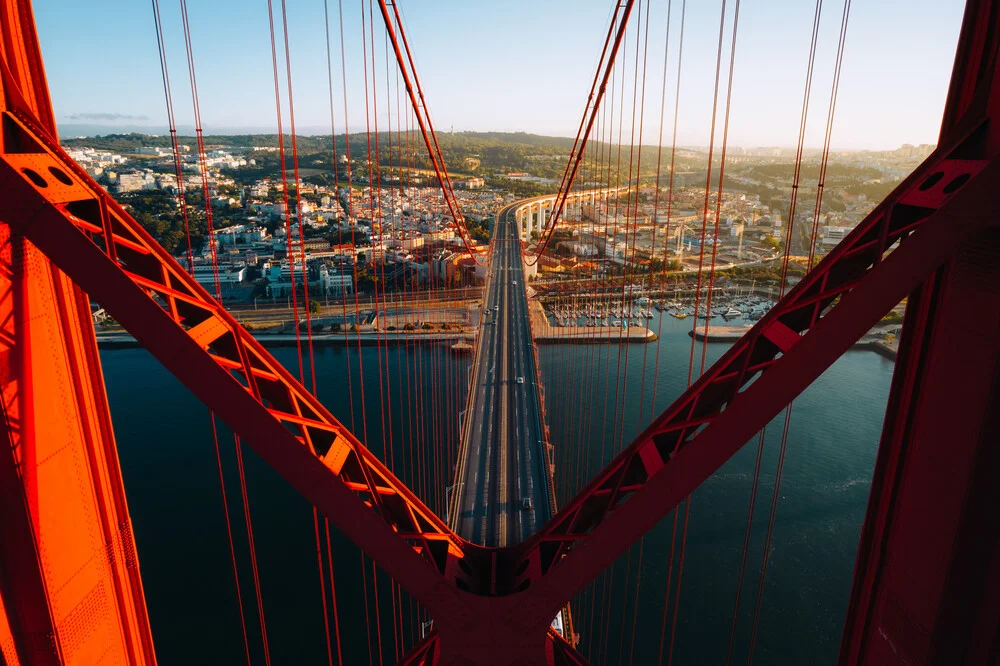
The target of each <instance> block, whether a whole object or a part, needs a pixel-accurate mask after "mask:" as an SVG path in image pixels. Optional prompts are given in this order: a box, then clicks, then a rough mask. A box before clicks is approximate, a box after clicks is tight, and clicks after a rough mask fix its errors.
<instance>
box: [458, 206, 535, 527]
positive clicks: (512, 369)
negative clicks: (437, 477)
mask: <svg viewBox="0 0 1000 666" xmlns="http://www.w3.org/2000/svg"><path fill="white" fill-rule="evenodd" d="M513 210H514V207H513V206H508V207H507V208H504V209H503V210H501V211H500V213H499V215H498V216H497V219H498V222H497V224H496V228H495V229H494V232H493V252H492V255H491V259H490V267H489V274H488V277H487V283H486V291H485V297H484V300H483V312H482V321H481V325H480V335H479V340H478V342H477V345H478V349H477V354H476V362H475V364H474V366H473V369H472V373H473V377H472V380H471V381H472V385H471V390H472V397H471V399H470V401H469V403H468V409H467V412H466V413H465V414H464V419H463V429H462V443H461V444H462V445H461V451H460V454H459V460H458V468H457V473H456V477H455V485H454V486H452V487H451V492H452V494H453V495H452V501H451V502H450V509H451V511H450V515H449V520H450V523H451V526H452V529H454V530H455V531H456V532H457V533H458V534H459V536H461V537H463V538H464V539H467V540H469V541H471V542H474V543H479V544H483V545H486V546H507V545H512V544H515V543H518V542H520V541H523V540H525V539H527V538H528V537H529V536H531V535H532V534H533V533H534V532H535V531H536V530H537V529H538V528H539V527H540V526H541V525H542V524H543V523H544V522H545V521H547V520H548V519H549V518H550V517H551V505H550V504H549V499H548V498H549V489H548V486H549V482H550V480H549V475H548V472H547V470H546V469H545V451H544V447H545V442H544V434H543V433H544V428H543V426H542V420H541V410H540V402H539V394H538V386H537V384H536V380H535V357H534V354H533V352H532V342H531V328H530V325H529V321H528V299H527V295H526V293H525V283H524V268H523V265H522V263H521V244H520V242H519V240H518V229H517V223H516V222H515V220H514V214H513Z"/></svg>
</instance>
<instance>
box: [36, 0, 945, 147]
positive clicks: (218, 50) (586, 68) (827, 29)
mask: <svg viewBox="0 0 1000 666" xmlns="http://www.w3.org/2000/svg"><path fill="white" fill-rule="evenodd" d="M365 4H366V5H367V3H365ZM637 4H641V6H642V11H643V12H645V7H646V4H645V3H644V2H642V3H637ZM813 4H814V3H811V2H807V1H806V0H770V1H769V2H761V3H753V2H750V1H745V2H743V3H742V6H741V10H740V11H741V15H740V25H739V33H738V37H737V56H736V69H735V72H734V88H733V101H732V119H731V122H730V133H729V141H730V144H731V145H733V146H747V147H753V146H792V145H794V144H795V142H796V139H797V134H798V122H799V120H798V119H799V115H800V111H801V105H802V93H803V85H804V78H805V72H806V56H807V54H808V49H809V35H810V30H811V26H812V15H813V9H814V7H813ZM160 5H161V11H162V13H163V18H164V34H165V37H166V49H167V55H168V66H169V70H170V76H171V86H172V92H173V99H174V110H175V114H176V117H177V123H178V125H179V126H189V127H190V126H193V124H192V115H191V99H190V90H189V86H188V79H187V64H186V61H185V59H184V42H183V34H182V32H181V27H180V22H179V9H178V5H177V2H175V1H172V0H160ZM612 6H613V0H579V1H576V2H569V1H562V0H560V1H551V2H529V1H528V0H507V1H506V2H503V3H462V2H458V1H457V0H435V1H434V2H424V3H420V2H413V3H400V9H401V11H402V12H403V15H404V19H405V21H406V28H407V36H408V38H409V40H410V43H411V47H412V48H413V51H414V54H415V56H416V59H417V67H418V71H419V73H420V76H421V82H422V84H423V88H424V92H425V94H426V96H427V101H428V105H429V107H430V110H431V114H432V118H433V120H434V123H435V127H436V129H437V130H438V131H439V132H447V131H450V130H451V129H452V128H454V130H455V131H503V132H518V131H523V132H529V133H534V134H543V135H550V136H573V135H574V134H575V132H576V127H577V124H578V123H579V120H580V116H581V114H582V112H583V109H584V105H585V103H586V95H587V92H588V90H589V87H590V82H591V80H592V78H593V75H594V70H595V68H596V63H597V57H598V55H599V49H600V47H601V44H602V41H603V37H604V34H605V33H606V30H607V23H608V20H609V17H610V13H611V9H612ZM672 6H673V13H672V15H671V20H672V23H671V35H670V52H669V54H668V56H669V57H668V65H667V76H668V82H667V95H666V97H667V100H666V107H667V109H666V125H667V126H666V127H665V128H664V130H663V142H664V144H669V142H670V131H671V122H672V109H673V91H674V85H675V82H676V81H675V76H676V71H677V70H676V63H677V41H678V40H677V30H678V28H679V24H680V7H681V0H673V3H672ZM728 6H729V8H730V9H729V17H730V19H731V16H732V9H731V8H732V6H733V2H731V1H730V2H729V3H728ZM842 6H843V5H842V2H841V1H839V0H826V2H825V3H824V6H823V20H822V22H821V32H820V40H819V47H818V50H817V56H816V65H815V74H814V79H813V93H812V97H811V101H810V115H809V124H808V131H807V140H806V143H807V145H809V146H819V145H821V143H822V139H823V130H824V126H825V122H826V112H827V106H828V101H829V93H830V82H831V78H832V73H833V61H834V54H835V50H836V40H837V33H838V31H839V25H840V16H841V11H842ZM360 7H361V2H345V3H344V7H343V11H344V30H345V41H344V50H345V52H346V68H347V76H348V80H347V88H348V104H347V113H348V117H349V121H350V122H349V124H348V127H349V129H350V131H352V132H354V131H363V130H364V128H365V108H364V101H365V99H364V80H363V76H362V56H361V48H362V46H361V9H360ZM649 7H650V12H649V13H650V16H651V17H652V22H651V24H650V28H649V50H648V57H647V74H646V81H647V83H646V106H645V113H644V114H642V116H641V119H642V121H643V128H642V131H643V136H642V143H643V144H647V145H655V144H656V143H657V133H658V130H659V118H660V91H661V83H662V77H663V69H662V67H663V55H664V32H665V23H666V18H667V7H668V4H667V0H652V1H651V3H650V5H649ZM720 7H721V0H716V1H712V2H695V1H694V0H692V2H689V3H688V5H687V18H686V25H685V36H684V53H683V67H682V70H681V103H680V113H679V116H678V143H679V144H684V145H693V146H700V145H707V144H708V141H709V131H710V129H709V128H710V122H711V102H712V93H713V83H714V75H715V55H716V49H717V39H718V31H719V11H720ZM338 8H339V5H338V2H336V1H335V0H330V3H329V10H330V36H331V42H332V43H331V48H332V50H333V86H334V123H335V126H336V131H337V133H342V132H343V131H344V100H343V88H342V81H341V77H340V67H341V61H340V48H341V44H340V27H339V24H338ZM963 8H964V3H963V2H961V1H960V0H938V1H935V0H869V1H868V2H863V3H860V2H855V3H853V4H852V7H851V12H852V13H851V19H850V24H849V27H848V34H847V46H846V51H845V58H844V66H843V73H842V76H841V84H840V93H839V96H838V102H837V115H836V120H835V125H834V134H833V146H834V148H835V149H874V150H884V149H893V148H897V147H899V146H900V145H902V144H904V143H911V144H920V143H935V142H936V141H937V134H938V130H939V128H940V122H941V112H942V109H943V106H944V100H945V96H946V93H947V86H948V79H949V76H950V72H951V66H952V63H953V60H954V50H955V43H956V41H957V36H958V30H959V27H960V23H961V17H962V11H963ZM275 9H276V12H277V15H276V17H275V18H276V21H278V23H279V24H278V26H277V29H278V31H279V32H278V35H277V37H278V39H279V46H278V48H279V70H280V73H281V75H280V82H281V83H280V85H281V95H282V101H283V112H282V115H283V121H284V129H285V131H286V132H287V131H288V130H289V125H288V109H287V99H285V98H286V95H287V88H286V87H285V80H284V75H283V74H284V61H283V59H282V58H281V54H282V50H283V45H282V44H281V42H280V40H281V34H280V2H275ZM188 10H189V14H190V20H191V31H192V36H193V48H194V52H195V65H196V68H197V75H198V90H199V96H200V101H201V112H202V119H203V121H204V125H205V131H206V133H211V132H213V131H214V132H220V131H226V132H231V133H235V132H239V131H253V132H268V133H274V132H275V131H276V129H277V125H276V120H275V102H274V80H273V70H272V64H271V47H270V37H269V33H268V17H267V4H266V3H265V2H263V1H261V2H254V3H250V4H248V3H245V2H237V1H236V0H214V1H213V2H211V3H199V2H195V1H192V2H189V6H188ZM35 12H36V20H37V23H38V31H39V37H40V40H41V44H42V51H43V54H44V56H45V65H46V71H47V75H48V82H49V88H50V90H51V94H52V100H53V106H54V108H55V113H56V119H57V122H58V123H59V125H60V131H61V133H62V134H64V135H66V134H71V133H74V129H73V128H74V127H87V128H93V129H92V131H86V132H80V130H75V132H76V133H87V134H92V133H111V132H115V131H120V130H130V131H147V132H157V131H159V132H162V131H163V130H165V129H166V125H167V122H166V109H165V104H164V95H163V84H162V79H161V74H160V65H159V56H158V52H157V45H156V34H155V31H154V24H153V17H152V10H151V8H150V4H149V3H145V2H134V1H130V0H102V1H101V2H99V3H98V2H95V1H94V0H48V1H47V2H45V3H41V2H39V3H36V4H35ZM636 18H638V17H637V16H634V17H633V21H635V20H636ZM367 27H368V28H369V29H370V27H371V26H367ZM374 27H375V30H376V32H375V35H376V43H377V44H378V45H379V46H380V48H379V49H376V68H375V69H376V77H377V79H378V87H379V95H380V98H379V100H378V104H379V105H380V108H379V115H378V124H379V129H380V130H385V129H386V128H387V123H388V122H390V121H391V123H392V126H393V128H395V126H396V118H395V114H396V112H395V104H396V98H395V96H396V81H395V72H394V70H390V76H389V81H390V86H389V89H388V91H387V90H386V87H385V86H384V81H385V79H386V62H385V51H384V39H383V37H382V35H383V34H384V31H383V30H382V28H381V23H380V21H379V17H378V10H377V9H376V24H375V26H374ZM730 31H731V22H728V23H727V28H726V44H725V46H724V48H726V49H727V51H726V55H725V56H724V61H726V62H728V48H729V46H728V38H729V34H730ZM289 32H290V34H291V37H292V47H291V51H292V54H291V58H292V76H293V83H294V88H293V90H294V100H295V115H296V125H297V129H298V131H299V132H300V133H310V134H316V133H322V134H329V133H330V122H331V121H330V102H329V89H328V83H327V80H328V79H327V52H326V42H325V33H324V6H323V2H322V0H314V1H313V2H310V3H308V4H302V3H289ZM634 47H635V30H634V28H633V30H632V31H630V34H629V38H628V40H627V42H626V46H625V48H626V49H627V51H628V53H629V54H630V60H629V67H631V66H632V62H633V61H634V57H635V51H634ZM370 57H371V54H370V53H369V58H370ZM390 64H393V63H390ZM640 66H641V62H640ZM625 91H626V95H625V98H626V99H627V100H629V104H630V103H631V80H628V86H627V87H626V89H625ZM387 94H388V95H390V97H389V98H388V102H389V103H388V104H387V103H386V101H387V97H386V95H387ZM720 95H721V96H722V97H723V99H724V95H725V71H724V72H723V83H722V87H721V90H720ZM619 97H620V95H619ZM399 103H400V105H401V107H402V105H403V104H405V96H404V92H403V91H402V89H401V88H400V100H399ZM616 103H620V100H619V101H618V102H616ZM386 107H390V109H389V110H390V112H391V118H388V117H387V116H386ZM626 116H627V117H630V116H631V112H630V110H629V111H628V112H627V113H626ZM638 120H639V118H637V122H638ZM628 122H629V121H628V120H627V121H626V126H625V129H624V136H623V142H624V143H629V129H630V128H629V126H628ZM719 125H720V127H721V107H720V118H719ZM373 129H374V127H373ZM638 131H639V130H638V125H636V129H635V130H634V132H635V133H636V138H637V139H638ZM719 136H720V135H718V134H717V140H718V138H719Z"/></svg>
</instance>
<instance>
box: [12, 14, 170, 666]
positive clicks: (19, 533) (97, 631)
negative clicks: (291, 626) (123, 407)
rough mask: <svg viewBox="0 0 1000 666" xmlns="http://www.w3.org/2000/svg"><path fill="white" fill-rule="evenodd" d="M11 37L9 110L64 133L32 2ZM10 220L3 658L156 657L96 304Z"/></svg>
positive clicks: (139, 660) (16, 19)
mask: <svg viewBox="0 0 1000 666" xmlns="http://www.w3.org/2000/svg"><path fill="white" fill-rule="evenodd" d="M0 39H2V42H0V76H2V87H0V113H2V112H3V111H5V110H8V109H11V108H14V107H17V108H20V109H28V110H30V111H32V112H33V113H34V115H35V117H36V118H38V119H39V120H40V122H42V123H43V124H44V125H45V126H46V129H47V130H48V131H50V132H51V133H53V134H55V131H56V128H55V123H54V121H53V118H52V111H51V107H50V104H49V98H48V90H47V87H46V82H45V75H44V70H43V68H42V63H41V59H40V57H39V55H38V53H39V51H38V43H37V37H36V35H35V31H34V22H33V18H32V12H31V5H30V2H28V1H27V0H8V1H6V2H0ZM12 149H14V147H13V146H10V145H7V144H6V142H5V141H4V138H3V134H2V133H0V154H3V153H6V152H8V151H10V150H12ZM6 222H7V220H6V219H5V211H3V210H0V223H2V224H0V408H2V410H0V412H2V418H0V429H2V432H3V434H2V436H0V662H5V663H7V664H24V665H26V666H27V665H32V666H33V665H35V664H64V663H66V664H68V663H77V664H96V663H98V662H103V663H109V664H110V663H116V664H155V663H156V660H155V657H154V654H153V642H152V637H151V634H150V630H149V623H148V620H147V617H146V606H145V601H144V598H143V592H142V583H141V580H140V577H139V565H138V561H137V559H136V554H135V547H134V545H133V537H132V525H131V522H130V520H129V515H128V509H127V506H126V503H125V493H124V488H123V486H122V480H121V475H120V473H119V468H118V456H117V451H116V449H115V440H114V435H113V432H112V428H111V416H110V413H109V412H108V406H107V401H106V396H105V392H104V382H103V378H102V375H101V367H100V362H99V359H98V356H97V345H96V342H95V339H94V330H93V323H92V319H91V312H90V301H89V299H88V298H87V296H86V295H85V294H84V293H83V292H82V291H81V290H80V289H79V288H78V287H77V286H75V285H74V284H73V283H72V282H70V280H69V279H68V278H67V277H66V276H65V275H64V274H63V273H62V272H61V271H59V270H58V269H57V268H55V267H54V266H53V265H52V264H51V263H50V261H49V260H48V259H47V258H46V257H45V256H44V255H43V254H42V253H41V252H39V251H38V249H37V248H36V247H35V246H34V245H33V244H32V243H30V242H29V241H27V240H26V239H25V238H23V237H21V236H19V235H17V234H16V233H13V232H12V231H11V228H10V227H9V226H7V225H6Z"/></svg>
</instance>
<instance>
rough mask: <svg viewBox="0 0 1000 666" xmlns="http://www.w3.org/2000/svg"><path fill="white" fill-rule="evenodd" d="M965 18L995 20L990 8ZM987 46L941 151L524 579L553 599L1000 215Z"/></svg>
mask: <svg viewBox="0 0 1000 666" xmlns="http://www.w3.org/2000/svg"><path fill="white" fill-rule="evenodd" d="M989 9H992V8H989ZM966 23H967V24H969V23H975V24H977V25H982V24H985V25H987V26H989V27H990V28H992V30H994V31H995V30H996V29H997V27H998V24H997V17H996V15H995V13H994V12H992V11H988V10H987V9H984V8H982V7H980V8H979V9H974V8H970V13H969V14H968V15H967V17H966ZM979 47H981V48H985V54H984V55H983V56H982V58H981V60H982V62H983V63H985V65H986V66H988V67H989V69H986V70H985V71H986V72H987V75H986V76H982V74H981V72H982V71H983V68H976V67H970V68H967V69H964V70H961V71H968V72H970V73H971V74H972V75H973V76H975V77H976V81H977V85H976V86H975V93H974V94H972V93H967V94H966V98H968V99H973V100H979V101H978V102H977V103H970V104H968V105H967V106H966V107H965V110H964V112H963V113H958V112H951V116H950V117H953V118H954V119H953V124H952V126H951V127H950V128H949V129H948V132H947V134H945V135H944V136H943V137H942V140H941V142H940V145H939V147H938V149H937V150H936V151H935V152H934V153H933V154H932V155H931V156H930V157H929V158H928V159H927V160H926V161H925V162H924V163H923V164H921V165H920V166H919V167H918V168H917V169H916V170H915V171H914V172H913V174H911V175H910V177H908V178H907V179H906V180H905V181H904V182H903V183H902V184H901V185H900V186H899V187H898V188H897V189H896V190H895V191H894V192H893V193H892V194H890V195H889V196H888V197H887V198H886V200H885V201H884V202H883V203H882V204H881V205H880V206H879V207H878V208H876V209H875V210H874V211H873V212H872V213H871V214H870V215H869V216H868V217H867V218H866V219H865V220H864V221H863V222H862V223H860V224H859V225H858V226H857V228H855V230H854V231H853V232H852V233H851V234H850V235H849V236H848V237H847V238H845V239H844V241H843V242H842V243H840V245H838V246H837V247H836V248H835V249H834V250H832V251H831V252H830V253H829V254H828V255H827V256H826V257H825V258H824V259H823V260H822V261H821V262H820V263H819V264H818V265H817V266H816V268H815V269H814V270H813V271H811V272H810V273H809V274H808V275H807V276H805V277H804V278H803V279H802V281H801V282H800V283H799V284H798V285H796V287H795V288H793V289H792V290H791V291H790V292H789V294H788V295H787V296H786V297H785V298H783V299H782V300H781V301H780V302H779V303H778V304H777V305H776V306H775V307H774V308H772V309H771V310H770V312H769V313H768V314H767V315H766V316H765V317H763V318H762V319H761V320H760V321H759V322H758V323H757V324H756V325H755V326H754V327H753V328H752V329H751V330H750V331H749V332H748V333H747V334H746V335H745V336H744V337H743V338H742V339H741V340H740V341H738V342H737V343H736V344H735V345H733V347H732V348H731V349H730V350H729V351H728V352H727V353H726V354H725V355H724V356H723V357H722V358H721V359H719V361H718V362H717V363H716V364H715V365H713V366H712V367H711V368H710V369H709V370H708V371H707V372H706V373H705V374H704V376H702V377H701V378H700V379H699V380H698V381H697V382H696V383H695V384H694V385H692V386H691V388H690V389H689V390H688V391H686V392H685V393H684V394H683V395H682V396H681V397H680V398H679V399H678V400H677V401H676V402H674V404H673V405H671V406H670V407H669V408H668V409H667V410H666V411H665V412H664V413H663V414H662V415H661V416H660V417H658V418H657V419H656V420H655V421H654V422H653V423H652V424H651V425H650V427H649V428H647V430H646V431H645V432H644V433H642V434H641V435H640V436H639V437H638V438H637V439H636V440H635V441H634V442H633V443H632V444H631V445H630V446H629V447H628V448H627V449H626V450H625V451H623V452H622V454H621V455H619V456H618V457H617V458H616V459H615V460H614V461H613V462H612V463H611V464H610V465H609V466H608V467H607V468H606V469H605V470H604V471H603V472H601V473H600V474H598V476H597V477H596V478H595V479H594V480H593V481H592V482H591V483H590V484H589V485H588V486H587V488H585V489H584V490H583V491H582V492H581V493H580V494H579V495H577V497H576V498H574V499H573V500H572V501H571V502H569V503H568V504H566V505H565V506H564V507H563V508H562V510H561V511H560V512H559V514H558V515H556V516H555V517H553V519H552V520H551V521H549V523H548V524H547V525H545V526H544V527H543V528H542V530H541V531H540V532H539V533H538V534H536V535H535V537H533V538H532V540H531V541H529V542H526V544H525V545H524V552H523V554H522V563H523V562H528V563H529V564H528V569H527V571H526V573H525V575H524V578H525V579H528V578H533V579H536V584H537V585H538V586H539V587H541V588H543V592H540V593H539V594H543V595H545V596H547V597H549V599H550V601H551V603H550V605H549V608H555V607H556V606H555V604H556V599H557V598H565V597H566V595H569V594H572V592H573V591H574V590H576V589H579V587H580V586H582V585H583V584H585V583H586V582H588V581H589V580H591V579H592V578H593V576H595V575H596V574H597V573H598V572H600V571H601V570H603V568H604V567H606V566H608V565H609V564H610V563H611V562H612V561H614V559H615V558H616V557H617V556H618V555H620V554H621V553H623V552H624V551H625V549H626V548H627V547H628V546H629V545H630V544H632V543H634V542H635V541H636V540H637V539H638V538H639V537H640V536H641V535H642V534H644V533H645V532H646V531H647V530H648V529H650V528H651V527H652V526H653V525H655V524H656V522H657V521H659V520H660V519H661V518H662V517H664V516H665V515H666V514H667V513H669V511H670V510H671V509H672V508H673V507H674V506H676V505H677V503H678V502H680V500H681V499H682V498H683V497H685V496H686V495H687V494H688V493H689V492H691V491H692V490H694V488H696V487H697V486H698V485H699V484H700V483H701V482H702V481H703V480H705V479H706V478H708V476H710V475H711V474H712V473H713V472H714V471H715V470H716V469H718V467H720V466H721V465H722V464H723V463H724V462H725V461H726V460H728V459H729V457H730V456H732V455H733V454H734V453H735V452H736V451H737V450H738V449H739V448H740V447H742V446H743V444H745V443H746V442H747V441H749V439H750V438H751V437H752V435H753V434H754V433H755V432H757V431H759V430H760V429H761V428H762V427H763V426H764V425H765V424H766V423H768V422H769V421H770V420H771V419H772V418H773V417H774V416H775V415H777V414H778V413H779V412H780V411H781V410H782V409H783V408H784V406H785V405H787V404H788V403H789V402H790V401H791V400H792V399H793V398H794V397H795V396H796V395H798V394H799V393H800V392H801V391H802V390H804V389H805V388H806V387H807V386H808V385H809V384H810V383H811V382H812V381H813V380H814V379H815V378H816V377H818V376H819V375H820V374H821V373H822V372H823V371H824V370H825V369H826V368H827V367H829V366H830V365H831V364H832V363H833V361H835V360H836V358H838V357H839V356H840V355H841V354H842V353H843V352H844V351H846V350H847V349H848V348H849V347H850V346H851V345H852V344H853V343H854V342H855V341H857V340H858V339H859V338H860V337H861V336H862V335H864V334H865V333H866V332H867V331H868V330H869V329H870V328H871V327H872V326H873V325H874V324H876V323H877V322H878V320H879V319H880V318H881V317H882V316H883V315H884V314H885V313H886V312H888V311H889V310H890V309H891V308H892V307H893V306H894V305H895V304H897V303H898V302H899V301H901V300H902V299H903V298H904V297H905V296H906V295H907V294H908V293H909V292H910V291H911V290H912V289H914V288H915V287H916V286H918V285H919V284H920V282H921V281H922V280H923V279H924V278H926V277H927V276H928V275H930V274H931V273H932V272H933V271H934V270H936V269H937V268H938V267H939V266H941V265H942V264H943V263H944V262H945V261H947V259H948V258H949V257H950V256H951V255H952V254H954V252H956V251H957V249H958V247H959V244H960V243H961V242H962V241H963V240H964V239H967V238H969V237H970V236H971V235H972V234H974V233H976V232H977V231H981V230H982V229H983V228H984V227H985V226H987V225H990V224H996V223H997V221H998V220H1000V216H998V215H997V213H998V212H1000V210H998V209H997V205H996V203H995V202H994V197H992V196H991V194H990V193H991V192H993V191H995V190H996V187H997V185H998V183H1000V162H998V161H997V156H998V155H1000V131H998V130H997V128H996V127H995V123H991V122H990V120H991V118H992V117H993V115H992V108H990V107H989V106H988V105H986V104H985V101H992V100H993V99H994V98H995V97H996V95H995V94H994V92H993V91H994V90H995V87H994V81H993V77H994V76H995V72H996V70H995V58H996V53H997V43H996V41H995V40H993V41H990V42H989V43H987V44H983V43H982V42H980V43H979ZM958 87H959V88H960V89H963V90H964V89H965V88H966V86H958ZM890 250H892V251H891V252H889V251H890ZM775 340H778V341H779V342H780V345H779V344H778V343H776V342H775ZM612 515H613V519H611V520H606V519H608V518H610V517H611V516H612Z"/></svg>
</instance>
